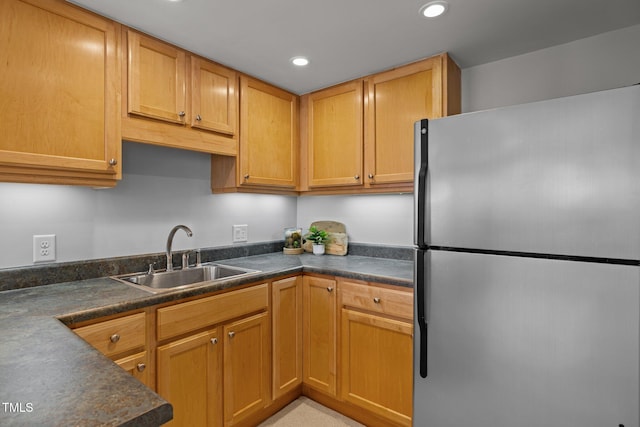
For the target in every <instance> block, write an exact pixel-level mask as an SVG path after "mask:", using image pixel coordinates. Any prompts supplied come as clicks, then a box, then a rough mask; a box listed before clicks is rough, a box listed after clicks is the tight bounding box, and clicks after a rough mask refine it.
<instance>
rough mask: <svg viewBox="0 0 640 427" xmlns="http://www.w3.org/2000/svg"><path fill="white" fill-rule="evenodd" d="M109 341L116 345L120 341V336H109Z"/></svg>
mask: <svg viewBox="0 0 640 427" xmlns="http://www.w3.org/2000/svg"><path fill="white" fill-rule="evenodd" d="M109 341H111V342H112V343H114V344H115V343H117V342H118V341H120V335H118V334H113V335H111V337H109Z"/></svg>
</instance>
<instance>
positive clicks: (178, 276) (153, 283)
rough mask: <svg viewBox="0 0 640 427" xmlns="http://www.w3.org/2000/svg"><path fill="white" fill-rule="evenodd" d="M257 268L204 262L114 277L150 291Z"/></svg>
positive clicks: (245, 273)
mask: <svg viewBox="0 0 640 427" xmlns="http://www.w3.org/2000/svg"><path fill="white" fill-rule="evenodd" d="M258 272H259V271H258V270H251V269H247V268H240V267H232V266H228V265H222V264H205V265H202V266H200V267H192V268H186V269H182V270H173V271H160V272H155V273H151V274H149V273H133V274H124V275H121V276H115V277H114V278H115V279H118V280H121V281H124V282H125V283H127V284H134V285H137V286H140V287H143V288H146V289H147V290H150V291H151V292H159V291H163V290H165V291H167V290H171V289H176V288H179V287H185V286H188V285H194V284H197V283H202V282H210V281H219V280H223V279H227V278H230V277H239V276H245V275H249V274H253V273H258Z"/></svg>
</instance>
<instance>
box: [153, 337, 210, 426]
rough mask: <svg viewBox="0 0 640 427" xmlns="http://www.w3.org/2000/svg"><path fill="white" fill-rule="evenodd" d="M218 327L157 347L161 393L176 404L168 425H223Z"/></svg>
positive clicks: (159, 389) (159, 388) (159, 392)
mask: <svg viewBox="0 0 640 427" xmlns="http://www.w3.org/2000/svg"><path fill="white" fill-rule="evenodd" d="M218 339H219V333H218V331H217V330H215V331H208V332H203V333H199V334H196V335H193V336H190V337H187V338H184V339H182V340H178V341H175V342H172V343H169V344H167V345H163V346H160V347H158V365H157V370H158V394H160V395H161V396H162V397H163V398H165V399H166V400H167V401H168V402H169V403H171V404H172V405H173V420H172V421H171V422H169V423H167V424H166V425H167V426H169V425H170V426H189V427H190V426H221V425H222V393H221V387H220V384H221V382H222V349H221V342H219V341H218Z"/></svg>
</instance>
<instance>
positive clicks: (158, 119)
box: [122, 29, 238, 155]
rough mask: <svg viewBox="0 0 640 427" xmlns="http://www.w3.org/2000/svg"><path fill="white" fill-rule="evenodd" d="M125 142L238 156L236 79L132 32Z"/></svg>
mask: <svg viewBox="0 0 640 427" xmlns="http://www.w3.org/2000/svg"><path fill="white" fill-rule="evenodd" d="M123 38H124V39H125V40H126V43H125V44H124V48H125V49H126V54H125V57H126V58H127V61H126V69H125V72H124V73H123V74H124V75H126V84H123V91H125V92H126V97H125V100H124V102H125V108H123V111H126V112H127V114H126V115H125V116H123V132H122V134H123V138H124V139H128V140H132V141H138V142H146V143H151V144H158V145H166V146H170V147H175V148H186V149H189V150H196V151H203V152H207V153H217V154H223V155H236V154H237V152H238V149H237V135H238V124H237V116H238V93H237V82H238V76H237V73H236V72H235V71H233V70H231V69H228V68H225V67H223V66H221V65H218V64H215V63H213V62H211V61H208V60H205V59H203V58H200V57H197V56H195V55H192V54H189V53H188V52H186V51H184V50H182V49H180V48H177V47H175V46H173V45H170V44H167V43H165V42H162V41H160V40H157V39H154V38H152V37H150V36H146V35H144V34H141V33H138V32H136V31H133V30H131V29H124V30H123Z"/></svg>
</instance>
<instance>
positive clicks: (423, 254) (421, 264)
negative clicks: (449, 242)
mask: <svg viewBox="0 0 640 427" xmlns="http://www.w3.org/2000/svg"><path fill="white" fill-rule="evenodd" d="M428 263H429V252H428V251H426V250H422V249H417V250H416V259H415V263H414V265H415V276H416V277H415V284H416V292H415V294H416V297H415V299H416V323H417V326H418V329H419V331H420V343H419V344H418V345H419V347H418V354H419V363H420V376H421V377H422V378H426V377H427V356H428V348H427V336H428V335H427V333H428V330H427V319H428V316H427V301H426V298H427V296H428V291H429V278H428V277H427V272H428V271H427V270H428Z"/></svg>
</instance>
